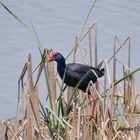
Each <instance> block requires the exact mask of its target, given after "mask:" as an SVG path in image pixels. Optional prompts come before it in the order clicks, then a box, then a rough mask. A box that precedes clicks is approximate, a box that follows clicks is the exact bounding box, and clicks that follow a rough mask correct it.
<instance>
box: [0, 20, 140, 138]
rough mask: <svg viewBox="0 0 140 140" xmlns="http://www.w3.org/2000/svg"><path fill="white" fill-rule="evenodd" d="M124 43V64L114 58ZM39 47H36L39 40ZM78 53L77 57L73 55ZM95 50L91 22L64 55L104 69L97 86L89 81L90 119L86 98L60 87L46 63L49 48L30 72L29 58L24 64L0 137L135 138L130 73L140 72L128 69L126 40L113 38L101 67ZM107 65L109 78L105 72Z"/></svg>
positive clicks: (135, 113)
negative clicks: (41, 83) (14, 102)
mask: <svg viewBox="0 0 140 140" xmlns="http://www.w3.org/2000/svg"><path fill="white" fill-rule="evenodd" d="M34 32H35V30H34ZM36 37H37V34H36ZM37 38H38V37H37ZM86 39H88V42H89V45H88V46H89V48H86V50H89V53H88V54H89V55H88V54H87V55H86V57H84V55H83V52H82V47H81V46H82V42H83V41H84V40H86ZM38 42H39V39H38ZM127 43H128V44H127ZM126 45H128V58H127V62H125V63H124V62H122V61H121V60H120V59H119V57H118V54H119V53H120V51H121V49H122V48H124V47H125V48H127V46H126ZM38 47H39V48H41V43H40V42H39V43H38ZM79 52H80V55H78V54H79ZM97 52H98V51H97V24H96V23H93V25H92V26H91V27H90V28H89V29H88V31H87V32H86V33H85V34H84V35H83V37H81V38H79V37H76V39H75V47H74V48H73V49H72V51H70V53H69V56H72V57H73V62H74V63H75V62H76V59H77V56H81V58H82V59H81V60H82V62H81V63H84V64H85V63H87V62H88V64H89V65H91V66H96V67H100V66H101V65H103V66H102V67H104V68H105V76H104V77H103V78H102V79H101V80H99V79H98V80H97V83H96V84H94V85H93V84H92V83H90V85H91V87H90V86H89V88H90V90H91V91H92V93H94V95H95V97H96V100H97V106H96V111H95V114H94V115H92V114H91V108H92V101H91V99H90V98H89V97H88V94H87V93H82V92H81V91H79V90H78V89H77V88H71V87H66V88H65V85H64V82H63V81H59V78H58V76H56V71H55V69H54V63H53V62H52V63H48V61H47V60H48V57H49V55H50V53H52V52H51V51H50V50H48V49H45V50H44V51H42V50H41V49H40V54H41V62H40V64H39V65H38V66H37V67H36V69H35V70H32V58H31V55H29V58H28V61H27V62H26V63H25V66H24V68H23V70H22V73H21V75H20V78H19V82H18V87H19V88H18V89H19V90H18V103H17V116H16V117H15V118H14V121H13V119H9V120H7V121H4V120H1V121H0V124H1V129H2V131H3V132H2V133H1V138H2V137H5V138H7V139H8V138H9V139H11V140H12V139H13V140H15V139H17V140H18V139H19V138H21V139H30V140H43V139H44V140H45V139H50V140H54V139H56V140H87V139H88V140H93V139H99V140H100V139H104V140H112V139H113V140H115V139H120V140H123V139H124V140H127V139H140V131H139V130H137V131H134V129H133V128H135V127H137V126H138V123H140V122H139V120H140V115H139V114H140V109H139V107H138V102H137V101H138V95H137V94H138V93H137V91H136V87H135V78H134V74H135V73H136V72H138V71H139V70H140V68H138V69H136V70H135V71H132V69H131V55H130V54H131V39H130V38H129V37H128V38H127V39H126V40H125V41H124V42H123V43H121V42H120V40H119V38H118V37H117V36H115V38H114V52H113V55H112V57H111V58H110V59H109V60H108V61H107V60H106V59H105V60H104V61H103V62H102V63H100V64H98V63H99V62H98V53H97ZM69 56H68V57H69ZM93 56H94V57H93ZM68 57H67V58H68ZM93 60H94V63H93ZM111 62H112V63H113V66H112V70H113V71H112V75H113V76H111V72H110V69H109V68H110V67H111V66H110V63H111ZM118 68H119V69H120V68H121V69H122V78H120V79H119V78H118V76H117V70H118ZM43 72H44V76H45V81H46V88H47V94H46V96H47V98H46V102H47V103H48V104H49V105H48V106H44V105H42V104H41V101H40V98H39V95H40V94H39V93H40V90H41V87H38V82H39V80H41V79H40V75H41V74H42V73H43ZM35 73H37V74H35ZM36 75H37V76H36ZM83 79H84V78H83ZM40 96H41V95H40ZM83 100H85V102H84V104H82V105H81V106H79V105H80V102H81V101H83ZM139 127H140V126H139ZM129 128H130V129H131V131H129ZM132 129H133V130H132Z"/></svg>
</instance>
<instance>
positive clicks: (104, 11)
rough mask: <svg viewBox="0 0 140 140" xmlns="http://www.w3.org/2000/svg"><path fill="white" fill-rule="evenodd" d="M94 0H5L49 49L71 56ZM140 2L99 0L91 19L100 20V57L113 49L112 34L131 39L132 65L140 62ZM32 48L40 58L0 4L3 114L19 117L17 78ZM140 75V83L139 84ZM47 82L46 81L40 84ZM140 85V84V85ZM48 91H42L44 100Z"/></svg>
mask: <svg viewBox="0 0 140 140" xmlns="http://www.w3.org/2000/svg"><path fill="white" fill-rule="evenodd" d="M92 2H93V1H92V0H70V1H65V0H40V1H38V0H20V1H19V0H12V1H10V0H4V1H3V3H4V4H5V5H6V6H7V7H9V8H10V9H12V11H14V12H15V13H16V14H17V15H18V16H19V17H21V19H23V20H24V22H25V23H27V24H30V22H32V23H33V24H34V26H35V28H36V31H37V33H38V35H39V38H40V40H41V42H42V44H43V46H44V47H46V48H53V49H54V50H57V51H61V52H62V53H63V54H64V55H67V54H68V52H69V51H70V50H71V48H72V47H73V46H74V37H75V36H76V35H78V34H80V32H81V28H82V25H83V22H84V19H85V16H86V15H87V13H88V11H89V8H90V6H91V4H92ZM139 14H140V1H139V0H135V1H132V0H117V1H116V0H107V1H105V0H97V3H96V6H95V8H94V10H93V11H92V14H91V16H90V18H89V20H88V23H87V27H88V26H89V25H91V23H93V21H94V20H96V21H97V22H98V47H99V57H100V59H104V58H107V59H108V58H109V56H111V54H112V48H113V38H114V36H115V35H118V36H119V37H120V38H122V40H125V39H126V37H128V36H130V37H131V38H132V48H133V51H132V63H133V64H132V67H133V68H134V69H135V68H137V67H138V66H140V55H139V53H140V18H139ZM30 52H31V53H32V57H33V64H34V65H36V64H38V63H39V59H40V56H39V52H38V49H37V47H36V43H35V42H34V39H33V38H32V36H31V34H30V33H29V32H28V31H27V30H26V29H24V28H23V27H22V25H20V24H19V23H18V22H17V21H16V20H15V19H14V18H13V17H11V16H10V15H9V14H8V13H7V12H6V11H5V10H4V9H3V7H2V6H1V5H0V116H1V117H5V118H7V117H8V116H11V115H13V116H15V114H16V103H17V81H18V78H19V75H20V72H21V69H22V67H23V65H24V63H25V61H26V60H27V56H28V54H29V53H30ZM138 76H140V74H137V75H136V77H137V81H138V82H137V87H140V83H139V82H140V80H139V79H138ZM41 84H42V87H44V82H42V83H41ZM138 89H140V88H138ZM45 91H46V90H45V89H44V91H42V92H41V93H40V95H41V97H42V100H44V98H45V97H46V92H45Z"/></svg>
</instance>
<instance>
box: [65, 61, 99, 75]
mask: <svg viewBox="0 0 140 140" xmlns="http://www.w3.org/2000/svg"><path fill="white" fill-rule="evenodd" d="M66 67H67V68H68V69H70V70H71V71H72V72H77V73H82V74H86V73H87V72H88V71H89V70H95V71H98V69H96V68H94V67H91V66H87V65H83V64H78V63H70V64H67V66H66Z"/></svg>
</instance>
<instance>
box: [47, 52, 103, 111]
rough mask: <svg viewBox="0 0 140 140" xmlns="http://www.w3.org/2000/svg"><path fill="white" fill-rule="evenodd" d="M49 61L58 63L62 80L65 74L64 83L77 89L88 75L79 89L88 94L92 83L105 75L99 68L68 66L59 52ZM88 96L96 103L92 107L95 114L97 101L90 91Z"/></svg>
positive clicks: (75, 64)
mask: <svg viewBox="0 0 140 140" xmlns="http://www.w3.org/2000/svg"><path fill="white" fill-rule="evenodd" d="M48 61H49V62H51V61H56V62H57V72H58V73H59V76H60V77H61V79H63V76H64V74H65V77H64V83H65V84H66V85H68V86H71V87H76V85H77V84H78V82H79V81H80V79H81V78H82V77H83V76H84V75H85V74H86V76H85V77H84V80H83V81H82V82H81V83H80V84H79V85H78V88H79V89H80V90H82V91H84V92H86V90H87V87H88V84H89V82H90V81H92V82H93V83H95V82H96V81H97V78H100V77H102V76H103V75H104V69H101V70H99V69H98V68H94V67H91V66H87V65H83V64H78V63H69V64H66V62H65V58H64V57H63V55H62V54H60V53H59V52H54V53H53V54H52V55H51V56H50V57H49V59H48ZM65 69H66V73H65ZM88 94H89V95H90V96H91V97H92V99H93V102H94V104H93V107H92V113H94V109H95V106H96V99H95V97H94V96H93V95H92V94H91V93H90V90H88Z"/></svg>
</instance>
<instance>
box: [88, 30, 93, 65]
mask: <svg viewBox="0 0 140 140" xmlns="http://www.w3.org/2000/svg"><path fill="white" fill-rule="evenodd" d="M88 35H89V57H90V59H89V60H90V66H92V42H91V30H90V28H89V33H88Z"/></svg>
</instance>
